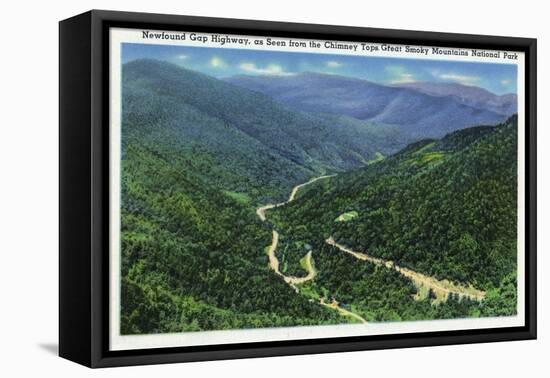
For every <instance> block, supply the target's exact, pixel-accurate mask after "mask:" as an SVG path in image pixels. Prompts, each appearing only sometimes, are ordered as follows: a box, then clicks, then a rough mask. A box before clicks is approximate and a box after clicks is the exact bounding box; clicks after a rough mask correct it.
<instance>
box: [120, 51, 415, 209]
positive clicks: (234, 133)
mask: <svg viewBox="0 0 550 378" xmlns="http://www.w3.org/2000/svg"><path fill="white" fill-rule="evenodd" d="M122 79H123V98H124V104H123V112H124V114H123V119H124V125H123V142H124V143H129V142H130V141H131V140H134V139H135V140H140V141H148V142H150V143H151V145H155V146H158V147H157V148H160V149H163V150H164V153H165V154H171V155H170V156H169V157H173V156H176V155H181V154H191V155H192V156H193V157H194V159H193V160H194V163H193V164H195V165H199V164H203V163H204V164H206V166H205V167H203V168H204V169H202V170H203V172H204V175H203V179H204V180H206V181H207V182H209V183H211V184H216V185H218V186H219V187H223V188H225V189H226V190H229V191H232V192H237V193H245V194H246V195H247V196H250V197H252V198H253V199H258V200H260V201H266V200H267V199H269V198H272V197H277V196H281V195H282V194H283V193H285V192H286V191H287V190H288V189H290V188H291V187H292V186H293V184H295V183H297V182H300V181H305V179H306V178H308V177H310V176H312V175H315V174H319V173H325V172H327V171H342V170H347V169H350V168H353V167H358V166H360V165H364V164H365V163H366V162H367V161H369V160H371V159H374V158H375V156H376V153H377V152H382V153H383V154H386V153H391V152H395V150H396V148H398V147H402V146H403V143H404V141H405V140H403V142H400V138H399V136H398V135H394V134H392V128H387V129H380V128H375V127H371V126H370V125H369V124H368V123H366V122H361V121H357V120H353V119H347V118H346V117H342V116H338V117H335V116H333V117H324V116H321V115H317V114H304V113H299V112H294V111H291V110H289V109H287V108H285V107H284V106H282V105H280V104H279V103H277V102H276V101H274V100H272V99H271V98H269V97H267V96H264V95H261V94H258V93H256V92H253V91H250V90H247V89H243V88H240V87H237V86H235V85H232V84H229V83H226V82H224V81H221V80H217V79H215V78H213V77H210V76H207V75H204V74H200V73H198V72H194V71H190V70H187V69H184V68H182V67H179V66H176V65H173V64H170V63H166V62H162V61H157V60H149V59H141V60H136V61H132V62H129V63H126V64H125V65H124V66H123V73H122ZM167 157H168V156H167ZM204 161H208V162H207V163H206V162H204ZM206 168H208V169H206Z"/></svg>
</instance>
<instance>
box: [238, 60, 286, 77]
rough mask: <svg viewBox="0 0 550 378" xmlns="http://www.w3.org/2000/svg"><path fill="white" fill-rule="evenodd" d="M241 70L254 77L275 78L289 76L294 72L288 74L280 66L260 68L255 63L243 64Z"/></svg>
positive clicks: (240, 65)
mask: <svg viewBox="0 0 550 378" xmlns="http://www.w3.org/2000/svg"><path fill="white" fill-rule="evenodd" d="M239 68H240V69H241V70H243V71H245V72H248V73H252V74H254V75H274V76H289V75H293V73H292V72H287V71H285V70H284V69H283V67H281V66H280V65H278V64H269V65H267V66H265V67H258V66H257V65H256V64H255V63H251V62H241V64H239Z"/></svg>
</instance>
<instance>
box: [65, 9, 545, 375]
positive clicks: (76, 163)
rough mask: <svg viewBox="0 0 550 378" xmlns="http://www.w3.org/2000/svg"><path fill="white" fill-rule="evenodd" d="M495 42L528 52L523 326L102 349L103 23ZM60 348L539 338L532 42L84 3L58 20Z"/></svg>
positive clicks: (376, 344) (211, 355)
mask: <svg viewBox="0 0 550 378" xmlns="http://www.w3.org/2000/svg"><path fill="white" fill-rule="evenodd" d="M110 27H124V28H137V29H157V30H182V31H196V32H208V33H220V34H245V35H258V36H272V37H295V38H304V39H328V40H342V41H359V42H374V43H393V44H411V45H414V44H416V45H434V46H441V47H457V48H460V47H463V48H479V49H482V48H484V49H500V50H511V51H521V52H524V53H525V57H526V59H525V68H526V69H525V94H526V96H525V110H526V111H525V113H526V114H525V125H526V130H525V132H526V134H525V135H526V139H525V143H526V146H525V147H526V148H525V154H526V159H525V164H526V167H525V168H526V170H525V171H526V180H525V187H526V198H525V204H526V212H527V213H526V217H525V221H526V225H525V227H526V240H525V242H526V245H525V254H526V255H525V262H526V264H525V269H526V272H525V277H526V285H525V320H526V325H525V326H524V327H510V328H490V329H480V330H460V331H458V330H457V331H440V332H425V333H409V334H396V335H379V336H354V337H340V338H325V339H306V340H296V341H274V342H255V343H242V344H225V345H208V346H190V347H173V348H157V349H138V350H128V351H109V345H108V344H109V269H108V263H109V69H108V68H109V33H108V31H109V28H110ZM59 59H60V68H59V69H60V84H59V85H60V98H59V99H60V101H59V114H60V135H59V137H60V162H59V164H60V166H59V168H60V176H59V180H60V181H59V184H60V193H59V200H60V230H59V233H60V234H59V238H60V252H59V253H60V257H59V272H60V273H59V274H60V277H59V280H60V281H59V282H60V283H59V299H60V301H59V314H60V315H59V323H60V324H59V344H60V345H59V354H60V356H62V357H65V358H67V359H70V360H73V361H75V362H78V363H81V364H84V365H86V366H90V367H108V366H119V365H138V364H155V363H168V362H185V361H202V360H218V359H230V358H247V357H265V356H277V355H291V354H294V355H295V354H308V353H328V352H342V351H356V350H370V349H386V348H406V347H417V346H433V345H448V344H459V343H478V342H493V341H507V340H525V339H534V338H536V321H537V319H536V40H535V39H528V38H513V37H494V36H480V35H466V34H449V33H433V32H418V31H405V30H386V29H373V28H356V27H343V26H328V25H312V24H296V23H283V22H266V21H250V20H235V19H220V18H203V17H188V16H174V15H159V14H144V13H126V12H111V11H95V10H94V11H90V12H87V13H84V14H82V15H79V16H75V17H73V18H70V19H68V20H65V21H62V22H61V23H60V56H59Z"/></svg>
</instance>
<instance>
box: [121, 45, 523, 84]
mask: <svg viewBox="0 0 550 378" xmlns="http://www.w3.org/2000/svg"><path fill="white" fill-rule="evenodd" d="M139 58H154V59H160V60H165V61H168V62H171V63H175V64H177V65H180V66H182V67H185V68H188V69H191V70H195V71H200V72H202V73H205V74H207V75H211V76H214V77H228V76H233V75H243V74H244V75H292V74H296V73H300V72H306V71H309V72H320V73H327V74H336V75H343V76H351V77H356V78H359V79H364V80H369V81H373V82H376V83H380V84H394V85H395V84H402V83H410V82H416V81H430V82H447V83H460V84H465V85H475V86H478V87H482V88H485V89H487V90H489V91H491V92H493V93H496V94H504V93H516V91H517V88H516V77H517V70H516V66H515V65H511V64H495V63H474V62H453V61H441V60H425V59H422V60H421V59H403V58H377V57H366V56H349V55H333V54H319V53H297V52H280V51H263V50H242V49H221V48H210V47H187V46H163V45H149V44H130V43H125V44H123V46H122V62H123V63H126V62H129V61H131V60H135V59H139Z"/></svg>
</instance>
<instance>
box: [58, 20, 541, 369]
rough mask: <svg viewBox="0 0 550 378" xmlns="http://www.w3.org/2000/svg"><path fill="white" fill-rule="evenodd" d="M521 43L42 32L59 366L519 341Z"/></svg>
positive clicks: (428, 37)
mask: <svg viewBox="0 0 550 378" xmlns="http://www.w3.org/2000/svg"><path fill="white" fill-rule="evenodd" d="M535 94H536V41H535V40H534V39H525V38H512V37H493V36H479V35H463V34H442V33H431V32H411V31H400V30H383V29H369V28H353V27H341V26H326V25H307V24H292V23H278V22H264V21H246V20H231V19H212V18H201V17H186V16H173V15H157V14H141V13H121V12H110V11H91V12H88V13H85V14H82V15H79V16H76V17H73V18H70V19H68V20H65V21H62V22H61V23H60V335H59V339H60V355H61V356H62V357H65V358H68V359H71V360H74V361H76V362H79V363H81V364H84V365H87V366H91V367H105V366H116V365H135V364H151V363H165V362H178V361H197V360H209V359H226V358H242V357H260V356H274V355H283V354H304V353H321V352H336V351H351V350H366V349H376V348H396V347H411V346H427V345H444V344H454V343H473V342H488V341H503V340H522V339H532V338H535V337H536V286H535V283H536V269H535V267H536V265H535V264H536V254H535V252H536V248H535V232H536V225H535V219H536V181H535V180H536V179H535V173H536V165H535V156H536V151H535V147H536V140H535V137H536V134H535V133H536V128H535V125H536V95H535Z"/></svg>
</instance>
